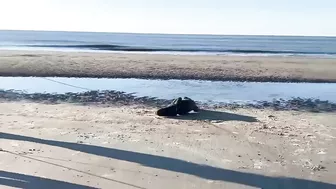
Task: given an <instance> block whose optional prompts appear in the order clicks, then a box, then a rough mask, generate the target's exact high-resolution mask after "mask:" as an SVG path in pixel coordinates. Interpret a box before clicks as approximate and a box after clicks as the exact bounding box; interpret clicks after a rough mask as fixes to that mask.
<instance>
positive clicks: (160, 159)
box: [0, 132, 336, 189]
mask: <svg viewBox="0 0 336 189" xmlns="http://www.w3.org/2000/svg"><path fill="white" fill-rule="evenodd" d="M0 139H8V140H17V141H28V142H34V143H39V144H45V145H51V146H55V147H62V148H66V149H70V150H74V151H80V152H84V153H88V154H93V155H98V156H102V157H107V158H113V159H117V160H122V161H128V162H132V163H138V164H140V165H143V166H145V167H151V168H156V169H162V170H167V171H173V172H176V173H183V174H188V175H192V176H196V177H200V178H203V179H209V180H217V181H226V182H231V183H237V184H242V185H247V186H252V187H257V188H263V189H277V188H286V189H291V188H321V189H322V188H323V189H325V188H336V185H335V184H330V183H324V182H318V181H312V180H307V179H298V178H291V177H272V176H264V175H260V174H255V173H246V172H240V171H235V170H229V169H224V168H218V167H213V166H208V165H202V164H197V163H193V162H189V161H184V160H181V159H177V158H171V157H164V156H158V155H151V154H145V153H140V152H132V151H126V150H120V149H115V148H107V147H101V146H94V145H88V144H78V143H71V142H62V141H54V140H46V139H39V138H34V137H28V136H21V135H15V134H10V133H3V132H0Z"/></svg>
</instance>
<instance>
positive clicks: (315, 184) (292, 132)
mask: <svg viewBox="0 0 336 189" xmlns="http://www.w3.org/2000/svg"><path fill="white" fill-rule="evenodd" d="M154 111H155V108H151V107H148V106H140V105H128V106H113V105H110V106H109V107H101V106H95V105H87V106H82V105H71V104H67V103H61V104H56V105H47V104H41V103H31V102H25V101H17V102H6V101H3V102H2V103H0V129H1V133H0V148H1V152H0V157H1V158H0V164H1V171H0V185H3V186H2V187H1V188H4V187H5V188H6V186H12V187H19V188H45V187H48V188H149V189H150V188H153V189H154V188H167V189H168V188H173V187H176V188H335V187H336V182H335V179H334V178H335V174H336V161H335V159H336V150H335V149H336V146H335V145H336V143H335V138H336V125H335V123H336V115H335V113H323V114H322V113H321V114H317V113H308V112H298V111H277V112H275V111H273V110H269V109H259V110H257V109H236V110H226V109H207V110H203V112H202V113H201V114H192V115H189V116H186V117H181V118H177V119H168V118H161V117H157V116H156V115H155V114H154Z"/></svg>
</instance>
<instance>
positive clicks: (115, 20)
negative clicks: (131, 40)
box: [0, 0, 336, 36]
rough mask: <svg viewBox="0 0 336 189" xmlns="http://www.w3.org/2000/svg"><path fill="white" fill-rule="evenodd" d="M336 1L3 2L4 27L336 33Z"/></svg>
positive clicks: (0, 22)
mask: <svg viewBox="0 0 336 189" xmlns="http://www.w3.org/2000/svg"><path fill="white" fill-rule="evenodd" d="M335 23H336V0H277V1H275V0H0V29H18V30H63V31H95V32H132V33H187V34H243V35H244V34H245V35H317V36H336V24H335Z"/></svg>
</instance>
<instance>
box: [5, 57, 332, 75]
mask: <svg viewBox="0 0 336 189" xmlns="http://www.w3.org/2000/svg"><path fill="white" fill-rule="evenodd" d="M0 76H62V77H108V78H147V79H202V80H219V81H228V80H231V81H280V82H336V59H327V58H309V57H305V58H303V57H302V58H301V57H252V56H250V57H249V56H246V57H243V56H215V55H209V56H192V55H146V54H116V53H91V52H90V53H84V52H80V53H79V52H45V51H0Z"/></svg>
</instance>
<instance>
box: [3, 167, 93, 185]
mask: <svg viewBox="0 0 336 189" xmlns="http://www.w3.org/2000/svg"><path fill="white" fill-rule="evenodd" d="M0 186H9V187H14V188H26V189H39V188H41V189H42V188H43V189H44V188H50V189H52V188H54V189H58V188H62V189H75V188H76V189H77V188H78V189H79V188H83V189H84V188H86V189H91V188H92V189H94V187H89V186H84V185H79V184H73V183H69V182H64V181H58V180H51V179H46V178H41V177H36V176H31V175H24V174H20V173H12V172H7V171H0Z"/></svg>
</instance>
